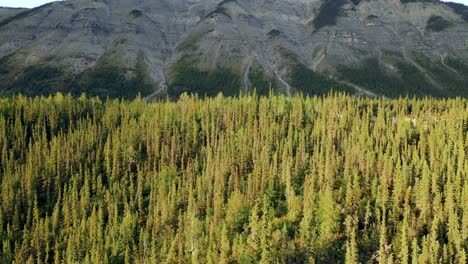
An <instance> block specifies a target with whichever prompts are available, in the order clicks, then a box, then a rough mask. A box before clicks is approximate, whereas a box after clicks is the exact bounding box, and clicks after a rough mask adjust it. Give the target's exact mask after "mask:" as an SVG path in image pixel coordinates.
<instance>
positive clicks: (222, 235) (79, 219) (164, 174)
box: [0, 94, 468, 264]
mask: <svg viewBox="0 0 468 264" xmlns="http://www.w3.org/2000/svg"><path fill="white" fill-rule="evenodd" d="M467 104H468V101H467V100H466V99H450V100H435V99H430V98H428V99H399V100H391V101H387V100H384V99H369V98H356V97H348V96H345V95H341V94H332V95H329V96H327V97H324V98H321V97H314V98H303V97H300V96H295V97H292V98H287V97H284V96H270V97H257V96H255V95H252V96H241V97H239V98H224V97H223V96H218V97H216V98H206V99H198V98H196V97H191V96H187V95H182V97H181V98H180V100H179V101H177V102H169V101H167V102H158V103H147V102H144V101H142V100H139V99H137V100H135V101H132V102H129V101H118V100H107V101H101V100H100V99H97V98H86V97H85V96H82V97H80V98H76V99H74V98H73V97H71V96H63V95H61V94H58V95H56V96H53V97H47V98H45V97H38V98H26V97H23V96H16V97H11V98H3V99H0V188H1V194H0V262H1V263H11V262H15V263H51V262H54V263H460V264H462V263H466V262H467V248H468V202H467V201H468V177H467V174H468V159H467V148H468V147H467V146H468V133H467V132H468V107H467Z"/></svg>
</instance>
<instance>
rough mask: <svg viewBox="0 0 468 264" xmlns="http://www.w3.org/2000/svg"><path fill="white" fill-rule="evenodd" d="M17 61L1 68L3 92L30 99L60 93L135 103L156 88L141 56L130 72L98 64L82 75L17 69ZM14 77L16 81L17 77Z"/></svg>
mask: <svg viewBox="0 0 468 264" xmlns="http://www.w3.org/2000/svg"><path fill="white" fill-rule="evenodd" d="M11 60H13V57H4V58H2V61H4V64H3V63H2V64H1V65H3V67H2V66H0V81H2V85H0V86H1V90H2V91H1V92H2V93H3V94H18V93H21V94H24V95H28V96H35V95H50V94H55V93H56V92H65V93H69V92H71V93H73V94H75V95H80V94H82V93H86V94H88V95H91V96H99V97H102V98H106V97H111V98H116V97H121V98H127V99H132V98H135V97H137V95H138V94H141V95H142V96H144V95H147V94H150V93H151V92H152V91H153V89H154V85H153V83H152V81H151V77H150V75H149V70H148V66H147V64H146V62H145V58H144V55H143V54H142V53H140V54H139V55H138V57H137V62H136V65H135V66H134V68H133V69H131V70H128V72H127V71H126V70H125V69H123V68H120V67H118V66H116V65H115V63H113V62H110V61H104V62H98V63H97V64H96V65H95V66H94V67H92V68H90V69H87V70H85V71H84V72H82V73H80V74H74V73H71V72H68V71H66V70H64V69H63V68H60V67H57V66H53V65H49V64H35V65H32V66H28V67H26V68H25V69H18V68H15V66H14V62H11ZM13 76H14V77H13Z"/></svg>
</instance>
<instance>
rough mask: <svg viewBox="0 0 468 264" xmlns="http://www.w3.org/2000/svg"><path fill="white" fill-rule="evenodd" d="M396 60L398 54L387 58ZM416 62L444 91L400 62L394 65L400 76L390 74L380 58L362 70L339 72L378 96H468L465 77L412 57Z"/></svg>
mask: <svg viewBox="0 0 468 264" xmlns="http://www.w3.org/2000/svg"><path fill="white" fill-rule="evenodd" d="M385 56H391V57H393V58H395V54H391V55H385ZM412 56H414V57H415V60H416V62H417V63H418V64H419V65H420V66H421V67H422V68H423V69H425V70H426V71H428V74H429V75H430V76H431V77H432V78H434V79H435V80H437V81H438V83H439V84H440V85H442V88H439V87H435V86H434V84H432V83H430V82H429V81H428V79H427V78H426V76H424V74H423V73H422V72H421V71H420V70H419V69H418V68H416V67H415V66H414V65H412V64H410V63H406V62H403V61H402V60H401V58H400V59H397V60H396V62H395V64H396V66H397V67H396V68H397V70H398V72H397V74H394V73H387V72H385V71H384V70H383V69H382V67H381V66H380V64H379V62H378V60H377V59H369V60H367V61H366V62H365V63H364V65H363V66H361V67H360V68H348V67H341V68H340V69H339V71H340V73H341V74H342V75H343V76H344V77H345V78H347V79H349V80H352V82H353V83H356V84H358V85H360V86H363V87H366V88H368V89H369V90H371V91H374V92H375V93H377V94H382V95H385V96H388V97H394V98H395V97H398V96H402V95H408V96H419V97H424V96H435V97H455V96H467V95H468V89H467V88H466V82H465V83H464V82H462V80H463V79H466V77H464V76H463V74H457V73H454V72H453V71H451V70H450V69H448V68H446V67H444V66H443V65H441V64H440V63H437V62H433V61H431V60H429V59H428V58H427V57H423V56H422V55H420V54H413V55H412Z"/></svg>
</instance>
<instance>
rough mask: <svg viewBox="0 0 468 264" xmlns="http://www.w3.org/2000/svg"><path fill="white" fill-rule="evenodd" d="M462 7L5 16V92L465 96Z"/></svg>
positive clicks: (91, 4)
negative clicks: (253, 90)
mask: <svg viewBox="0 0 468 264" xmlns="http://www.w3.org/2000/svg"><path fill="white" fill-rule="evenodd" d="M464 8H465V6H463V5H455V4H447V3H442V2H440V1H432V0H429V1H423V0H417V1H399V0H377V1H369V0H361V1H349V0H340V1H329V0H287V1H269V0H256V1H247V0H224V1H215V0H190V1H182V0H176V1H166V0H158V1H137V0H135V1H123V0H105V1H89V0H76V1H64V2H54V3H50V4H47V5H44V6H41V7H38V8H35V9H26V10H16V11H15V12H12V14H11V15H2V14H3V13H8V12H5V10H4V9H0V10H3V11H1V12H0V83H2V84H1V85H0V93H1V94H11V93H18V92H20V93H25V94H28V95H36V94H49V93H54V92H57V91H61V92H71V93H74V94H80V93H83V92H85V93H87V94H90V95H99V96H104V97H105V96H110V97H129V98H132V97H135V96H136V95H137V94H138V93H140V94H142V96H144V97H148V98H157V97H160V96H163V97H164V96H167V95H170V96H174V97H177V96H178V95H179V94H180V93H182V92H196V93H199V94H201V95H204V94H206V95H215V94H217V93H218V92H223V93H225V94H226V95H235V94H238V93H239V91H240V90H243V91H245V92H248V91H251V90H252V89H254V88H256V89H257V91H258V92H260V93H262V94H265V93H268V92H269V90H270V89H271V88H273V89H274V90H275V91H276V92H279V93H284V94H287V95H291V94H293V93H295V92H303V93H306V94H310V95H315V94H324V93H327V92H328V91H329V90H330V89H331V88H333V89H334V90H338V91H346V92H349V93H358V94H367V95H369V94H375V95H383V96H389V97H398V96H401V95H402V96H404V95H416V96H426V95H430V96H442V97H453V96H468V86H467V83H468V74H467V72H468V71H467V69H468V66H467V65H468V22H467V21H466V16H465V15H466V14H468V8H467V9H464ZM358 88H359V89H360V90H359V89H358ZM363 92H364V93H363Z"/></svg>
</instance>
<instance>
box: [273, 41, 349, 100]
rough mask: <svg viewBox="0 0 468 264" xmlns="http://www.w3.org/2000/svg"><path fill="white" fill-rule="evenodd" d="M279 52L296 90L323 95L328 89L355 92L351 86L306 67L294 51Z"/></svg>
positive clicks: (281, 50)
mask: <svg viewBox="0 0 468 264" xmlns="http://www.w3.org/2000/svg"><path fill="white" fill-rule="evenodd" d="M280 52H281V54H282V56H283V58H285V59H286V60H287V61H288V66H289V67H290V70H289V74H288V82H289V84H290V85H291V86H292V87H294V88H295V89H296V90H297V91H298V92H301V93H304V94H306V95H325V94H327V93H329V92H330V89H333V90H335V91H343V92H348V93H353V92H355V90H354V89H353V88H351V87H349V86H347V85H344V84H341V83H338V82H336V81H334V80H332V79H330V78H327V77H325V76H324V75H322V74H319V73H316V72H314V71H312V70H311V69H309V68H307V67H306V66H305V65H304V64H302V63H301V62H300V61H299V58H298V57H297V56H296V55H295V54H294V53H292V52H290V51H288V50H286V49H280Z"/></svg>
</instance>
